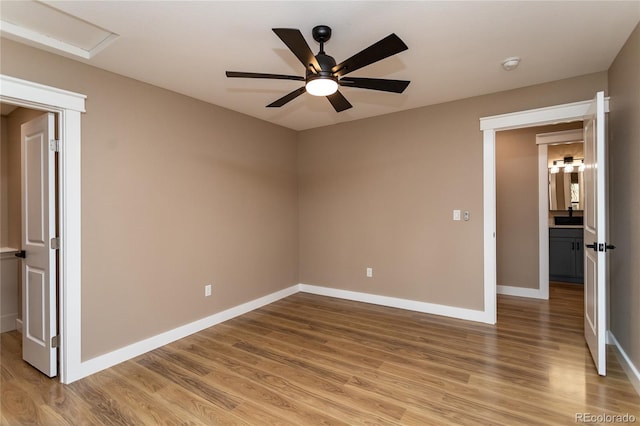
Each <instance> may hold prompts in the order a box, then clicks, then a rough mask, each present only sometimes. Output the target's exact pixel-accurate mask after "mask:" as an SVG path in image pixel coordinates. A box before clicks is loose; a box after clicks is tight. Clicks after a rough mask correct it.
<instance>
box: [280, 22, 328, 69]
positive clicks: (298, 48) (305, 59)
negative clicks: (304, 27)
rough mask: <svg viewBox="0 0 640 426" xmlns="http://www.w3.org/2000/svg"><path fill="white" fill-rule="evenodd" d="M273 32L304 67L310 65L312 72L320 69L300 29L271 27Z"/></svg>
mask: <svg viewBox="0 0 640 426" xmlns="http://www.w3.org/2000/svg"><path fill="white" fill-rule="evenodd" d="M273 32H274V33H276V35H277V36H278V37H280V40H282V41H283V42H284V44H286V45H287V47H288V48H289V50H291V51H292V52H293V54H294V55H296V57H297V58H298V60H299V61H300V62H302V65H304V67H305V68H306V69H308V68H309V67H311V68H313V71H314V72H318V71H320V65H319V64H318V61H317V60H316V57H315V56H314V54H313V52H312V51H311V49H310V48H309V45H308V44H307V42H306V41H305V39H304V37H303V36H302V33H301V32H300V30H295V29H292V28H273Z"/></svg>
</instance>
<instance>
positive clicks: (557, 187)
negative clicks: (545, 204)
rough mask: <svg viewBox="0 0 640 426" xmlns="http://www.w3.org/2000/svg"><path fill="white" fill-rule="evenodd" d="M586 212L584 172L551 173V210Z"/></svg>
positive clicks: (561, 171)
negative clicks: (570, 209)
mask: <svg viewBox="0 0 640 426" xmlns="http://www.w3.org/2000/svg"><path fill="white" fill-rule="evenodd" d="M569 206H571V207H572V208H573V210H574V211H576V210H584V181H583V172H571V173H565V172H564V171H563V170H562V169H561V170H560V171H559V172H558V173H549V210H568V209H569Z"/></svg>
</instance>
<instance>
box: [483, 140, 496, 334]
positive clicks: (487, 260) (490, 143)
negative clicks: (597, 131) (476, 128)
mask: <svg viewBox="0 0 640 426" xmlns="http://www.w3.org/2000/svg"><path fill="white" fill-rule="evenodd" d="M482 156H483V158H484V161H485V167H484V168H483V178H482V193H483V194H484V204H483V213H484V314H485V316H486V318H487V319H488V321H487V322H488V323H489V324H495V323H496V321H497V320H498V301H497V295H496V285H497V272H496V168H495V162H496V132H495V131H494V130H485V131H484V132H483V142H482ZM487 162H489V164H491V165H492V166H491V167H487V166H486V164H487Z"/></svg>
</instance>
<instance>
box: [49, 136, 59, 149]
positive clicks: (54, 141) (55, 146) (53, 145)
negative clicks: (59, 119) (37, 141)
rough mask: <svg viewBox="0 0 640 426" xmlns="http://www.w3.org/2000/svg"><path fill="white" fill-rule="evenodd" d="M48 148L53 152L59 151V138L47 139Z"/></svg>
mask: <svg viewBox="0 0 640 426" xmlns="http://www.w3.org/2000/svg"><path fill="white" fill-rule="evenodd" d="M49 149H50V150H51V151H53V152H60V140H59V139H51V140H50V141H49Z"/></svg>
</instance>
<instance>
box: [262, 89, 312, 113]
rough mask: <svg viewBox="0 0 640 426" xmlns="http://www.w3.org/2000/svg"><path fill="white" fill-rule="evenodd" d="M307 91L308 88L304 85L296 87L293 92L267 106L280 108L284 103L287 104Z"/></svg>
mask: <svg viewBox="0 0 640 426" xmlns="http://www.w3.org/2000/svg"><path fill="white" fill-rule="evenodd" d="M306 91H307V89H305V88H304V86H302V87H301V88H299V89H296V90H294V91H293V92H291V93H288V94H286V95H284V96H283V97H281V98H280V99H278V100H277V101H274V102H271V103H270V104H269V105H267V108H279V107H281V106H282V105H284V104H286V103H287V102H289V101H292V100H294V99H295V98H297V97H298V96H300V95H302V94H303V93H304V92H306Z"/></svg>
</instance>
